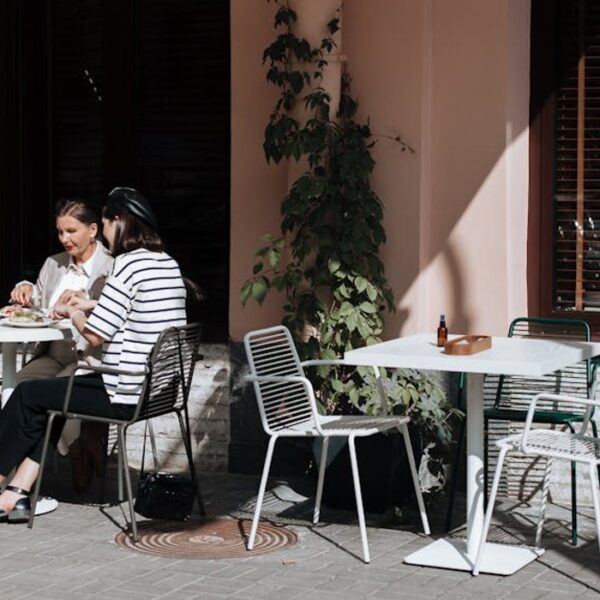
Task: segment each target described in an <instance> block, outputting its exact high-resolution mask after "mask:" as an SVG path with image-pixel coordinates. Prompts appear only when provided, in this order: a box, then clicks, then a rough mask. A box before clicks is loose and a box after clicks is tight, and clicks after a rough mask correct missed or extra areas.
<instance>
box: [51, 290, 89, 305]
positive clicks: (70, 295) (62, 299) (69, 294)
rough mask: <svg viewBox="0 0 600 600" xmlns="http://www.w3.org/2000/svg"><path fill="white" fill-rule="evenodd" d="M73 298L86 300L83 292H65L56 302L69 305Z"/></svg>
mask: <svg viewBox="0 0 600 600" xmlns="http://www.w3.org/2000/svg"><path fill="white" fill-rule="evenodd" d="M72 298H85V292H84V291H83V290H65V291H64V292H63V293H62V294H61V295H60V296H59V297H58V300H57V301H56V304H68V303H69V301H70V300H71V299H72Z"/></svg>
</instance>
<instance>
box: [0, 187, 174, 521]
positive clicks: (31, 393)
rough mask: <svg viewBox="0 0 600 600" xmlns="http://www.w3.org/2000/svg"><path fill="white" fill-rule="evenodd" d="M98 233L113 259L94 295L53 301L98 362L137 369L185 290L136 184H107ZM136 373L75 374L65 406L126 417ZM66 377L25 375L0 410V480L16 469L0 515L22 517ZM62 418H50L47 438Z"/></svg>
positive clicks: (138, 380)
mask: <svg viewBox="0 0 600 600" xmlns="http://www.w3.org/2000/svg"><path fill="white" fill-rule="evenodd" d="M102 223H103V233H104V237H105V238H106V240H107V241H108V243H109V245H110V250H111V252H112V254H113V256H114V258H115V261H114V265H113V270H112V273H111V274H110V276H109V278H108V279H107V281H106V285H105V286H104V288H103V291H102V295H101V296H100V298H99V299H98V300H97V301H96V300H86V299H82V298H73V299H72V300H71V301H70V303H69V304H68V305H59V306H56V307H55V312H56V313H58V315H59V316H63V317H69V318H70V319H71V322H72V324H73V326H74V327H75V328H76V329H77V330H78V331H79V332H80V333H81V335H82V336H83V337H85V339H86V340H87V341H88V342H89V343H90V344H91V345H92V346H99V345H101V344H102V345H103V348H102V349H103V352H102V364H103V365H104V366H107V367H112V368H117V369H119V368H120V369H126V370H128V371H135V370H138V369H139V370H140V372H141V371H142V370H143V369H144V367H145V366H146V364H147V359H148V356H149V354H150V352H151V350H152V346H153V345H154V343H155V342H156V340H157V339H158V336H159V335H160V333H161V332H162V331H163V330H164V329H166V328H167V327H172V326H180V325H185V323H186V316H185V299H186V290H185V285H184V282H183V280H182V277H181V272H180V270H179V266H178V265H177V263H176V262H175V261H174V260H173V259H172V258H171V257H170V256H169V255H168V254H166V253H165V252H164V250H163V244H162V241H161V239H160V236H159V235H158V233H157V230H158V224H157V221H156V217H155V215H154V213H153V212H152V210H151V208H150V206H149V205H148V202H147V201H146V200H145V198H144V197H143V196H142V195H141V194H140V193H139V192H137V191H136V190H133V189H131V188H115V189H114V190H113V191H112V192H111V193H110V194H109V196H108V200H107V203H106V206H105V208H104V211H103V218H102ZM143 379H144V376H143V374H141V373H140V375H118V376H117V375H103V376H102V377H100V376H98V375H84V376H81V377H77V378H76V380H75V382H76V383H75V385H74V388H73V395H72V398H71V404H70V407H71V410H73V412H79V413H82V414H84V413H86V412H87V413H90V414H95V415H99V416H106V417H114V418H118V419H129V418H131V417H132V416H133V413H134V411H135V406H136V403H137V399H138V397H139V392H140V390H141V386H142V383H143ZM67 382H68V379H67V378H59V379H44V380H35V381H25V382H23V383H21V384H20V385H18V386H17V387H16V388H15V390H14V392H13V394H12V396H11V397H10V399H9V401H8V403H7V404H6V406H5V407H4V409H3V410H2V411H1V412H0V484H1V483H3V481H4V480H5V478H6V477H7V475H8V474H9V473H10V472H11V471H12V469H13V468H14V467H17V466H18V468H17V471H16V473H15V475H14V476H13V478H12V479H11V481H10V485H7V486H6V487H5V489H4V492H3V493H2V494H1V495H0V521H2V520H8V521H10V522H24V521H26V520H27V519H28V517H29V509H30V504H29V490H31V487H32V485H33V483H34V481H35V479H36V477H37V474H38V472H39V461H40V459H41V447H42V441H43V436H44V431H45V428H46V421H47V413H46V411H47V410H48V409H49V408H52V409H61V408H62V404H63V402H64V397H65V392H66V387H67ZM63 425H64V420H59V419H56V420H55V429H54V430H53V432H52V441H53V443H55V442H56V441H57V440H58V437H59V436H60V432H61V430H62V427H63Z"/></svg>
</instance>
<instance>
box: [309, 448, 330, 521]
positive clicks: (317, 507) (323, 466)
mask: <svg viewBox="0 0 600 600" xmlns="http://www.w3.org/2000/svg"><path fill="white" fill-rule="evenodd" d="M328 448H329V438H328V437H325V438H323V439H322V444H321V460H320V462H319V479H318V482H317V496H316V498H315V510H314V513H313V525H316V524H317V523H318V522H319V517H320V515H321V499H322V498H323V483H324V482H325V469H326V468H327V450H328Z"/></svg>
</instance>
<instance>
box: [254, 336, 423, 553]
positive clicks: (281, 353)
mask: <svg viewBox="0 0 600 600" xmlns="http://www.w3.org/2000/svg"><path fill="white" fill-rule="evenodd" d="M244 346H245V349H246V354H247V356H248V362H249V364H250V372H251V375H249V376H247V377H246V380H247V381H250V382H252V383H253V384H254V391H255V394H256V398H257V401H258V408H259V411H260V417H261V420H262V424H263V427H264V430H265V432H266V433H267V434H268V435H269V444H268V447H267V455H266V458H265V464H264V468H263V472H262V478H261V481H260V487H259V491H258V499H257V502H256V509H255V511H254V518H253V520H252V528H251V530H250V536H249V538H248V550H252V548H253V546H254V539H255V536H256V530H257V527H258V520H259V517H260V511H261V507H262V503H263V498H264V494H265V488H266V486H267V479H268V476H269V469H270V466H271V459H272V457H273V450H274V448H275V443H276V442H277V440H278V439H279V438H281V437H320V438H323V447H322V452H321V460H320V465H319V478H318V484H317V495H316V500H315V508H314V514H313V523H314V524H317V523H318V522H319V513H320V507H321V498H322V494H323V481H324V478H325V467H326V464H327V447H328V443H329V438H330V437H346V438H348V447H349V450H350V463H351V466H352V477H353V480H354V493H355V497H356V509H357V513H358V522H359V526H360V534H361V540H362V548H363V556H364V560H365V562H366V563H368V562H369V561H370V557H369V546H368V542H367V530H366V527H365V515H364V510H363V504H362V494H361V489H360V479H359V474H358V463H357V459H356V449H355V445H354V440H355V438H357V437H366V436H370V435H374V434H376V433H380V432H382V431H387V430H389V429H394V428H397V429H398V430H399V431H400V433H401V434H402V435H403V437H404V442H405V447H406V453H407V456H408V462H409V465H410V470H411V474H412V478H413V482H414V485H415V492H416V496H417V502H418V505H419V511H420V513H421V521H422V523H423V530H424V531H425V534H426V535H429V523H428V521H427V514H426V512H425V504H424V502H423V496H422V494H421V489H420V487H419V479H418V475H417V469H416V466H415V460H414V456H413V452H412V446H411V444H410V438H409V433H408V428H407V423H408V422H409V420H410V419H409V418H408V417H401V416H383V417H371V416H322V415H320V414H319V412H318V410H317V403H316V400H315V395H314V391H313V387H312V385H311V383H310V381H309V380H308V379H307V378H306V377H305V375H304V370H303V367H308V366H316V365H317V366H318V365H332V364H338V365H339V364H344V362H343V361H341V360H338V361H321V360H310V361H305V362H300V359H299V357H298V353H297V351H296V348H295V346H294V343H293V341H292V337H291V335H290V332H289V331H288V329H287V328H286V327H283V326H277V327H271V328H268V329H262V330H258V331H252V332H250V333H247V334H246V335H245V337H244ZM375 376H376V377H377V378H378V379H379V372H378V370H377V369H376V368H375ZM379 392H380V394H382V401H383V405H384V406H385V401H384V400H385V399H384V397H383V388H382V386H381V385H379Z"/></svg>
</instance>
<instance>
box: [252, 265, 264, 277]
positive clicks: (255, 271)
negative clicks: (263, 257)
mask: <svg viewBox="0 0 600 600" xmlns="http://www.w3.org/2000/svg"><path fill="white" fill-rule="evenodd" d="M262 268H263V264H262V263H256V264H255V265H254V267H253V268H252V272H253V273H254V275H256V274H257V273H260V272H261V271H262Z"/></svg>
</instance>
